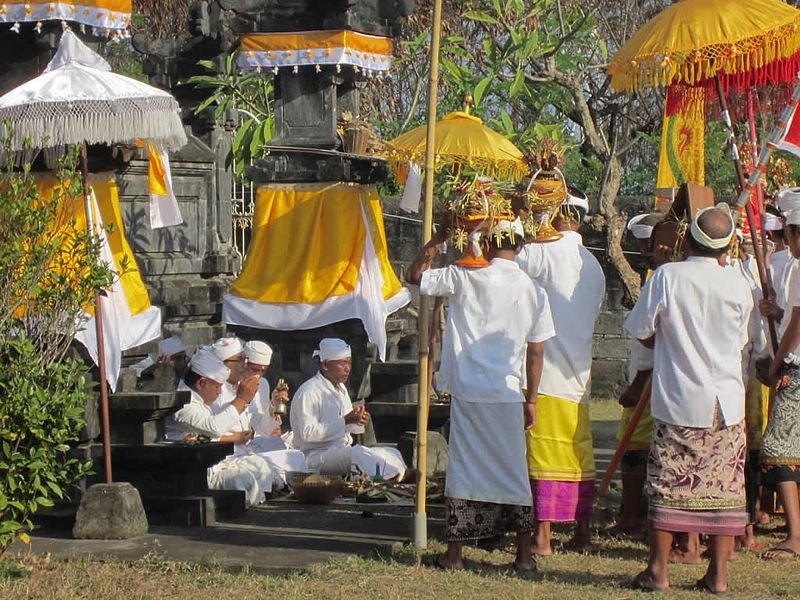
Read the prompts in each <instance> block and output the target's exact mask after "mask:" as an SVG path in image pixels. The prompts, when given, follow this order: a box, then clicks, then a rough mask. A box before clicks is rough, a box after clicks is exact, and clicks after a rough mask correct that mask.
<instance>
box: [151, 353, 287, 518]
mask: <svg viewBox="0 0 800 600" xmlns="http://www.w3.org/2000/svg"><path fill="white" fill-rule="evenodd" d="M229 376H230V370H229V369H228V368H227V367H226V366H225V365H224V364H222V362H221V361H220V360H219V359H218V358H217V357H216V356H215V355H214V353H213V352H212V351H211V350H209V349H207V348H200V349H199V350H198V351H197V352H195V354H194V356H193V357H192V360H191V361H189V366H188V368H187V371H186V373H185V374H184V382H185V383H186V385H187V386H188V388H189V390H190V391H191V399H190V400H189V402H188V403H187V404H185V405H184V406H183V407H182V408H181V409H180V410H178V412H176V413H175V414H174V415H171V416H170V417H169V418H168V419H167V421H166V423H165V425H166V435H167V439H168V440H172V441H191V440H192V439H196V438H197V437H198V436H201V435H202V436H207V437H209V438H211V440H212V441H219V442H230V443H233V444H236V445H237V446H241V445H244V444H246V443H247V442H249V441H250V439H251V438H252V437H253V430H252V429H245V430H239V424H240V416H241V415H242V413H244V412H245V411H246V410H247V407H248V405H249V404H250V402H251V401H252V399H253V396H254V394H255V392H256V389H257V387H258V380H257V379H249V380H247V381H245V382H243V383H242V384H241V385H240V386H239V389H238V390H237V392H236V396H235V397H234V398H233V400H231V402H229V403H228V404H227V405H226V406H225V407H224V408H222V409H219V408H217V407H215V406H214V404H215V401H216V400H217V399H218V398H219V396H220V393H221V391H222V386H223V384H224V383H225V382H226V381H227V379H228V377H229ZM272 481H273V478H272V471H271V469H270V466H269V464H268V463H267V462H265V461H264V460H263V459H261V458H260V457H258V456H236V455H235V454H234V455H231V456H229V457H227V458H226V459H225V460H223V461H221V462H219V463H217V464H216V465H214V466H213V467H211V468H210V469H209V470H208V487H209V488H210V489H215V490H230V489H233V490H241V491H243V492H245V493H246V494H247V502H248V504H259V503H261V502H263V501H264V500H265V494H268V493H270V492H272Z"/></svg>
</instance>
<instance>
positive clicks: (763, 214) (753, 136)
mask: <svg viewBox="0 0 800 600" xmlns="http://www.w3.org/2000/svg"><path fill="white" fill-rule="evenodd" d="M747 121H748V123H749V125H750V154H751V160H750V162H751V163H752V164H753V168H754V169H755V168H756V165H757V164H758V129H757V127H756V109H755V103H754V102H753V90H752V89H749V90H747ZM756 198H757V199H758V221H759V223H761V247H762V248H763V252H764V257H765V258H766V260H765V261H764V264H765V265H767V268H768V269H771V268H772V261H771V260H770V256H769V246H768V244H767V233H766V232H767V230H766V229H765V221H766V218H767V210H766V203H765V201H764V186H763V185H760V184H759V185H758V186H757V187H756ZM770 281H772V279H771V278H770Z"/></svg>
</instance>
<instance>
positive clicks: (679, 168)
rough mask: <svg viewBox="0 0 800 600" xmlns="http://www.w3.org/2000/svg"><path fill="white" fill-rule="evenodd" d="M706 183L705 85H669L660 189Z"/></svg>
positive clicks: (665, 111) (657, 179)
mask: <svg viewBox="0 0 800 600" xmlns="http://www.w3.org/2000/svg"><path fill="white" fill-rule="evenodd" d="M682 183H696V184H698V185H705V98H704V90H703V88H689V87H686V86H670V87H669V89H668V90H667V103H666V107H665V109H664V124H663V126H662V129H661V154H660V156H659V159H658V177H657V178H656V187H657V188H676V187H679V186H680V185H681V184H682Z"/></svg>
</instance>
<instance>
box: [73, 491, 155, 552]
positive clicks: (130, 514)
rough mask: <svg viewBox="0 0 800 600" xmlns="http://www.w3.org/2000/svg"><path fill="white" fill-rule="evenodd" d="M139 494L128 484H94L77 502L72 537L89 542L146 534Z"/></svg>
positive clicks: (145, 523)
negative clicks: (78, 503) (78, 504)
mask: <svg viewBox="0 0 800 600" xmlns="http://www.w3.org/2000/svg"><path fill="white" fill-rule="evenodd" d="M147 527H148V525H147V517H146V516H145V514H144V507H143V506H142V499H141V497H139V491H138V490H137V489H136V488H135V487H133V486H132V485H131V484H130V483H125V482H119V483H111V484H106V483H98V484H95V485H93V486H91V487H90V488H89V489H88V490H86V493H85V494H84V495H83V498H82V499H81V505H80V507H79V508H78V514H77V515H76V517H75V525H74V527H73V528H72V535H73V536H75V537H76V538H79V539H89V540H127V539H130V538H134V537H139V536H142V535H145V534H146V533H147Z"/></svg>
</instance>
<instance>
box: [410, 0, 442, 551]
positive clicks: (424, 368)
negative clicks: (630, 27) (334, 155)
mask: <svg viewBox="0 0 800 600" xmlns="http://www.w3.org/2000/svg"><path fill="white" fill-rule="evenodd" d="M441 34H442V0H434V3H433V25H432V27H431V54H430V80H429V83H428V127H427V137H426V145H425V199H424V204H423V211H422V245H423V246H425V244H427V243H428V242H429V241H430V239H431V235H432V233H433V176H434V167H435V160H434V159H435V156H434V149H435V147H436V144H435V142H436V104H437V102H438V90H439V43H440V39H441ZM430 304H431V299H430V296H425V295H422V294H420V297H419V318H418V323H417V325H418V340H419V365H418V373H419V377H418V380H419V383H418V385H417V465H416V468H417V497H416V506H415V512H414V517H413V519H414V520H413V540H412V541H413V542H414V546H415V547H417V548H427V546H428V517H427V514H426V506H425V504H426V499H427V487H426V486H427V481H428V473H427V471H428V409H429V404H430V393H429V391H428V390H429V388H430V382H429V381H428V362H429V360H430V348H429V344H428V340H429V335H430V332H429V330H430V309H431V306H430Z"/></svg>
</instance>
